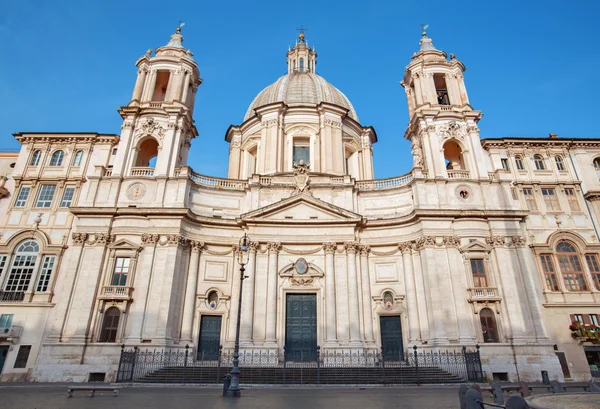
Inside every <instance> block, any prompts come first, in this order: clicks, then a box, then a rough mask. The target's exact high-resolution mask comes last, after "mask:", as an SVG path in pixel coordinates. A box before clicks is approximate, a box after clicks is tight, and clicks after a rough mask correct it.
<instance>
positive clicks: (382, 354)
mask: <svg viewBox="0 0 600 409" xmlns="http://www.w3.org/2000/svg"><path fill="white" fill-rule="evenodd" d="M380 362H381V375H382V381H383V384H384V385H385V384H386V383H387V379H386V377H385V354H384V353H383V347H381V360H380Z"/></svg>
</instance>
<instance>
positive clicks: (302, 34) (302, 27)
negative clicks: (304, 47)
mask: <svg viewBox="0 0 600 409" xmlns="http://www.w3.org/2000/svg"><path fill="white" fill-rule="evenodd" d="M296 31H299V32H300V34H298V38H299V39H300V41H301V42H304V33H305V32H306V31H308V29H307V28H304V26H303V25H301V26H300V27H299V28H297V29H296Z"/></svg>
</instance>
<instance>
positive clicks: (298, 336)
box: [285, 294, 317, 361]
mask: <svg viewBox="0 0 600 409" xmlns="http://www.w3.org/2000/svg"><path fill="white" fill-rule="evenodd" d="M285 348H286V349H285V351H286V359H287V360H288V361H316V360H317V296H316V294H288V295H287V300H286V329H285Z"/></svg>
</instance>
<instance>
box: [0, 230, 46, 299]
mask: <svg viewBox="0 0 600 409" xmlns="http://www.w3.org/2000/svg"><path fill="white" fill-rule="evenodd" d="M39 251H40V246H39V245H38V244H37V243H36V242H35V241H33V240H28V241H26V242H24V243H22V244H21V245H20V246H19V247H18V248H17V251H16V253H15V257H14V260H13V263H12V266H11V269H10V274H9V276H8V280H7V281H6V286H5V287H4V290H5V292H13V293H24V292H25V291H27V289H28V288H29V283H30V281H31V278H32V277H33V273H34V269H35V264H36V261H37V257H38V253H39Z"/></svg>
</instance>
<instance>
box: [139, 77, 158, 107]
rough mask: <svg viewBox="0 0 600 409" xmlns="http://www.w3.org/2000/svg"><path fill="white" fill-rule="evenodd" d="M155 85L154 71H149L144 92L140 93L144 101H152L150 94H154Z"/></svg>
mask: <svg viewBox="0 0 600 409" xmlns="http://www.w3.org/2000/svg"><path fill="white" fill-rule="evenodd" d="M155 84H156V70H152V71H150V80H149V81H146V84H145V86H144V92H142V99H143V100H145V101H150V100H152V96H153V95H152V94H153V93H154V85H155Z"/></svg>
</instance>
